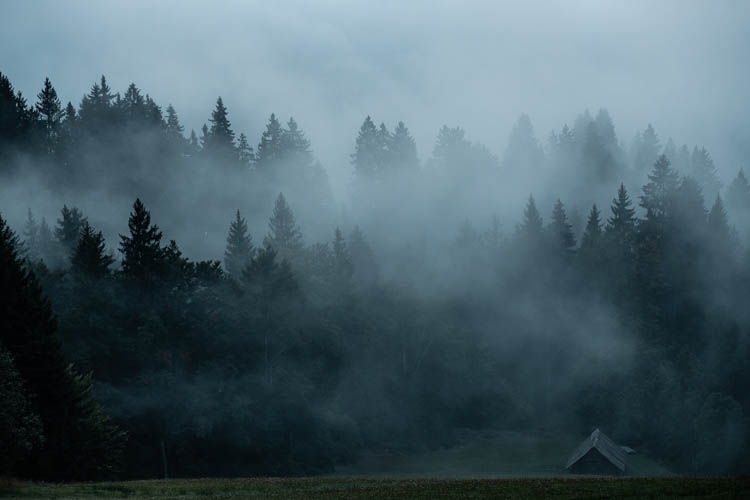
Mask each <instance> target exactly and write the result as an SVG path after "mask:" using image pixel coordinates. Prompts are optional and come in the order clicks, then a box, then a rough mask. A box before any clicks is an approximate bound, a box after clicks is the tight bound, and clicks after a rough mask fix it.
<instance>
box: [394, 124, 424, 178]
mask: <svg viewBox="0 0 750 500" xmlns="http://www.w3.org/2000/svg"><path fill="white" fill-rule="evenodd" d="M390 162H391V168H393V169H395V170H396V171H401V172H413V171H415V170H416V169H417V168H418V167H419V160H418V159H417V143H416V142H415V141H414V138H413V137H412V136H411V134H410V133H409V129H408V128H406V125H404V122H398V125H396V129H395V130H394V131H393V134H392V135H391V139H390Z"/></svg>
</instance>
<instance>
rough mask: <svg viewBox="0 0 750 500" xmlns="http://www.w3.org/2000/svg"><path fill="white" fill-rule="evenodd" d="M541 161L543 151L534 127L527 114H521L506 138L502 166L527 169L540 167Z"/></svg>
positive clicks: (542, 161) (520, 169) (542, 160)
mask: <svg viewBox="0 0 750 500" xmlns="http://www.w3.org/2000/svg"><path fill="white" fill-rule="evenodd" d="M543 163H544V152H543V151H542V148H541V146H540V145H539V142H538V141H537V139H536V136H535V135H534V127H533V126H532V125H531V120H530V119H529V117H528V115H526V114H522V115H521V116H520V117H519V118H518V121H517V122H516V124H515V125H514V126H513V130H512V131H511V133H510V137H509V138H508V147H507V149H506V150H505V155H504V156H503V162H502V165H503V168H505V169H513V170H516V171H528V170H529V169H538V168H540V167H541V166H542V164H543ZM508 171H510V170H508ZM532 171H533V170H532Z"/></svg>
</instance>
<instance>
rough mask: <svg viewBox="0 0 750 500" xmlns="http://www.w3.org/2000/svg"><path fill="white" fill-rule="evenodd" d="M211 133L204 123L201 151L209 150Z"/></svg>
mask: <svg viewBox="0 0 750 500" xmlns="http://www.w3.org/2000/svg"><path fill="white" fill-rule="evenodd" d="M210 135H211V134H210V132H209V131H208V127H207V126H206V124H205V123H204V124H203V126H202V127H201V152H202V153H206V152H208V151H209V150H208V149H207V148H209V147H210V146H209V143H210V142H211V137H210Z"/></svg>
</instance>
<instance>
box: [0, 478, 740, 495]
mask: <svg viewBox="0 0 750 500" xmlns="http://www.w3.org/2000/svg"><path fill="white" fill-rule="evenodd" d="M748 494H750V479H748V478H735V479H729V478H701V479H692V478H690V479H689V478H674V477H673V478H621V479H613V478H570V477H568V478H561V477H555V478H534V479H462V480H451V479H372V478H345V477H325V478H305V479H190V480H166V481H159V480H156V481H130V482H120V483H92V484H65V485H51V484H31V483H11V484H6V485H5V486H4V487H0V497H1V498H51V499H55V498H56V499H63V498H64V499H84V498H85V499H91V498H129V499H140V498H159V499H178V498H310V499H318V498H334V499H335V498H347V499H349V498H351V499H359V498H424V499H427V498H510V499H513V498H524V499H535V498H566V499H579V498H580V499H587V498H714V499H719V498H722V499H723V498H738V499H739V498H748Z"/></svg>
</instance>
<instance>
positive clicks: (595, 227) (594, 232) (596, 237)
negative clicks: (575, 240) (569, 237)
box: [581, 204, 603, 252]
mask: <svg viewBox="0 0 750 500" xmlns="http://www.w3.org/2000/svg"><path fill="white" fill-rule="evenodd" d="M602 234H603V232H602V221H601V212H599V209H598V208H596V204H594V205H592V206H591V212H589V218H588V220H587V221H586V229H584V230H583V237H582V238H581V251H582V252H587V251H593V250H596V249H598V248H599V246H600V245H601V240H602Z"/></svg>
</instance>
